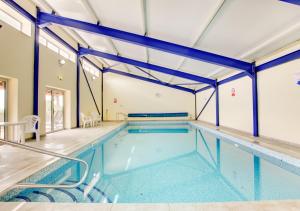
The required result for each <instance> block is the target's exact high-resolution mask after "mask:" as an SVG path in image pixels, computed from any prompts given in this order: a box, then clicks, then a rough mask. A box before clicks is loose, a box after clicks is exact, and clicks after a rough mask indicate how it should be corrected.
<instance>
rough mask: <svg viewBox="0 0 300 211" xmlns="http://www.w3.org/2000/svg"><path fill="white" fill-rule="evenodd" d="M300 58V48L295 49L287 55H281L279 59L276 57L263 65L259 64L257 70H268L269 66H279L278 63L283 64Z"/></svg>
mask: <svg viewBox="0 0 300 211" xmlns="http://www.w3.org/2000/svg"><path fill="white" fill-rule="evenodd" d="M299 58H300V50H297V51H294V52H292V53H289V54H287V55H284V56H281V57H279V58H277V59H274V60H272V61H269V62H266V63H264V64H262V65H259V66H257V67H256V70H257V71H258V72H260V71H263V70H266V69H268V68H271V67H275V66H278V65H281V64H284V63H287V62H290V61H293V60H296V59H299Z"/></svg>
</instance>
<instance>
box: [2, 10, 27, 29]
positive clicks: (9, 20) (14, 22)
mask: <svg viewBox="0 0 300 211" xmlns="http://www.w3.org/2000/svg"><path fill="white" fill-rule="evenodd" d="M0 19H1V20H2V21H3V22H5V23H7V24H9V25H11V26H12V27H14V28H16V29H17V30H19V31H21V29H22V24H21V22H20V21H18V20H16V19H15V18H13V17H12V16H10V15H9V14H7V13H6V12H4V11H3V10H1V9H0Z"/></svg>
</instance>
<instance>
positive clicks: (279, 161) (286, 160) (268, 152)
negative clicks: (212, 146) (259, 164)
mask: <svg viewBox="0 0 300 211" xmlns="http://www.w3.org/2000/svg"><path fill="white" fill-rule="evenodd" d="M189 124H190V125H192V126H194V127H196V128H199V129H200V128H201V129H204V130H206V131H208V132H210V133H213V134H216V135H217V136H220V137H223V138H225V139H226V141H227V142H231V143H233V144H239V146H236V147H242V149H244V150H245V151H248V152H252V153H254V154H255V155H257V156H260V157H262V158H264V159H266V160H268V161H270V162H271V163H274V164H276V165H277V166H280V167H281V168H284V169H287V170H289V171H292V172H293V173H295V174H297V175H299V176H300V159H299V158H296V157H293V156H291V155H288V154H285V153H282V152H277V151H275V150H273V149H269V148H267V147H265V146H260V145H258V144H256V143H252V142H249V141H246V138H238V137H235V136H234V135H230V134H227V133H226V132H225V131H218V130H216V129H212V128H209V127H207V126H204V125H199V124H197V123H195V122H189ZM249 149H250V150H251V151H249Z"/></svg>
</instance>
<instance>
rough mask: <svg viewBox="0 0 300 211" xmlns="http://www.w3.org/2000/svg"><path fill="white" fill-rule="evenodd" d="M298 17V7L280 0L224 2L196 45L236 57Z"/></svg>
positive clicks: (284, 27) (236, 0)
mask: <svg viewBox="0 0 300 211" xmlns="http://www.w3.org/2000/svg"><path fill="white" fill-rule="evenodd" d="M299 20H300V10H299V7H296V6H293V5H289V4H286V3H283V2H281V1H276V0H263V1H262V0H230V1H226V2H225V4H224V5H223V8H222V9H221V11H220V12H219V14H218V15H217V16H216V17H215V19H214V21H213V22H212V24H211V25H210V27H209V28H208V29H207V31H206V33H205V34H204V36H203V37H202V39H200V41H199V42H198V44H197V46H196V47H197V48H199V49H202V50H207V51H211V52H215V53H219V54H222V55H226V56H230V57H237V56H239V55H242V54H244V53H245V52H246V51H248V50H249V49H252V48H253V47H255V46H257V45H258V44H259V43H261V42H263V41H264V40H267V39H269V38H270V37H272V36H274V35H276V33H278V31H283V30H285V29H286V27H289V26H290V25H291V24H293V23H296V22H299Z"/></svg>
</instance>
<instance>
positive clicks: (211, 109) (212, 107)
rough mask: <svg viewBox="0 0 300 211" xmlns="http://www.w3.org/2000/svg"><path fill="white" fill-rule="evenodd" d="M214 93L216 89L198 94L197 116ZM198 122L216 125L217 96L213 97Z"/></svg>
mask: <svg viewBox="0 0 300 211" xmlns="http://www.w3.org/2000/svg"><path fill="white" fill-rule="evenodd" d="M213 92H214V89H208V90H205V91H203V92H198V93H197V115H198V114H199V112H200V111H201V110H202V108H203V106H204V105H205V103H206V102H207V100H208V99H209V97H210V96H211V94H212V93H213ZM198 120H201V121H205V122H209V123H212V124H216V94H214V95H213V96H212V98H211V99H210V101H209V103H208V104H207V106H206V107H205V109H204V110H203V112H202V114H201V115H200V117H199V119H198Z"/></svg>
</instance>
